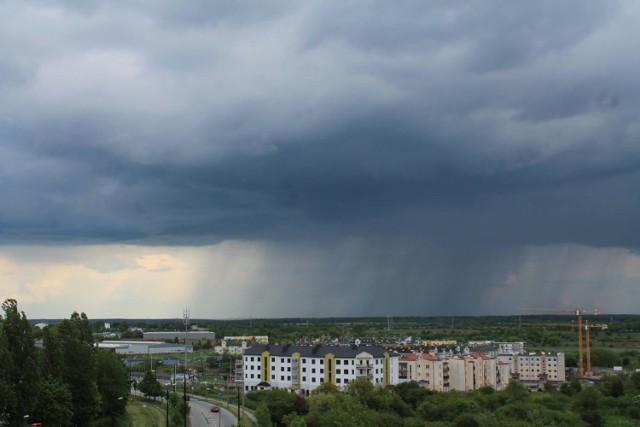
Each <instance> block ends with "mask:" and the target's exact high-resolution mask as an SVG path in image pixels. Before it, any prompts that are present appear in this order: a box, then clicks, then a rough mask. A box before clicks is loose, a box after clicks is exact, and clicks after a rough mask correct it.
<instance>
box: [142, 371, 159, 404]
mask: <svg viewBox="0 0 640 427" xmlns="http://www.w3.org/2000/svg"><path fill="white" fill-rule="evenodd" d="M138 389H139V390H140V392H142V393H143V394H144V395H145V396H146V397H152V398H153V399H154V400H155V399H156V397H159V396H162V394H163V391H162V386H161V385H160V383H159V382H158V380H156V377H155V375H153V372H151V371H147V373H146V374H144V377H143V378H142V381H140V384H138Z"/></svg>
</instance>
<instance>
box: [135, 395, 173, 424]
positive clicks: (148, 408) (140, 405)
mask: <svg viewBox="0 0 640 427" xmlns="http://www.w3.org/2000/svg"><path fill="white" fill-rule="evenodd" d="M165 423H166V421H165V412H164V409H162V408H161V407H160V405H159V404H158V403H153V402H148V401H144V400H140V399H132V400H131V401H129V404H128V405H127V421H126V423H125V425H127V426H131V427H156V426H163V425H165Z"/></svg>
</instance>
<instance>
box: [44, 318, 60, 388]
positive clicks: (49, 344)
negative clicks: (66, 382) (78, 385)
mask: <svg viewBox="0 0 640 427" xmlns="http://www.w3.org/2000/svg"><path fill="white" fill-rule="evenodd" d="M42 347H43V352H42V361H41V363H40V364H41V366H42V374H43V376H44V377H46V378H49V379H55V380H58V381H62V380H63V378H64V370H65V368H64V352H63V349H62V343H61V342H60V339H59V338H58V333H57V329H56V328H53V327H49V326H47V327H45V328H44V330H43V331H42Z"/></svg>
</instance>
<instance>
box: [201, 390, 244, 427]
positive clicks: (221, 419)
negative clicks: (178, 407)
mask: <svg viewBox="0 0 640 427" xmlns="http://www.w3.org/2000/svg"><path fill="white" fill-rule="evenodd" d="M189 406H190V407H191V411H190V412H189V419H190V421H191V427H211V426H215V427H229V426H232V425H234V424H236V423H237V422H238V420H237V419H236V417H235V416H234V415H233V414H232V413H231V412H229V411H227V410H226V409H224V408H222V407H220V412H217V413H215V412H211V406H213V404H211V403H209V402H204V401H202V400H197V399H194V398H193V397H191V400H190V401H189Z"/></svg>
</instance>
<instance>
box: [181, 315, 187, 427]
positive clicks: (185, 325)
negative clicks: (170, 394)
mask: <svg viewBox="0 0 640 427" xmlns="http://www.w3.org/2000/svg"><path fill="white" fill-rule="evenodd" d="M188 330H189V309H188V308H185V309H184V377H183V383H184V395H183V396H182V398H183V399H184V427H187V334H188Z"/></svg>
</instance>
